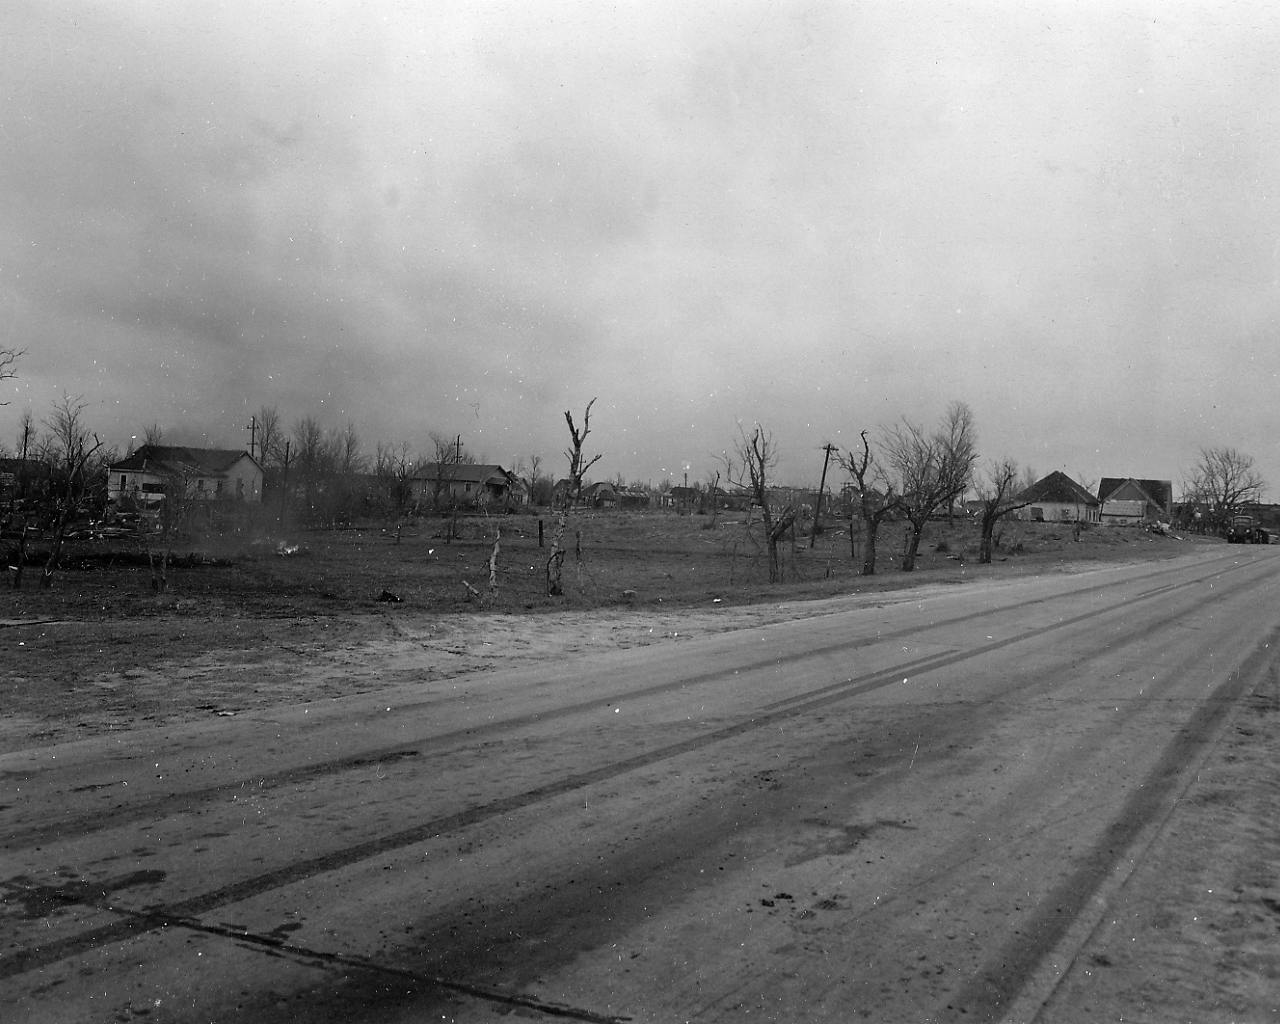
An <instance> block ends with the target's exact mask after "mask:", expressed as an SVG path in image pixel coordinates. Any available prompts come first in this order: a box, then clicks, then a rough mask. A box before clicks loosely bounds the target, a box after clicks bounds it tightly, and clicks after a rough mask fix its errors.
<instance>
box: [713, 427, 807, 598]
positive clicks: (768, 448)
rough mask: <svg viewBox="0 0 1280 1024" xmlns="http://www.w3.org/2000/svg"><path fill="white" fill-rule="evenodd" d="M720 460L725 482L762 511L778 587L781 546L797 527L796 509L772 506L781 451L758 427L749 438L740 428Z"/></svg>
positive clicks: (772, 575)
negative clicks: (773, 482)
mask: <svg viewBox="0 0 1280 1024" xmlns="http://www.w3.org/2000/svg"><path fill="white" fill-rule="evenodd" d="M720 460H721V463H722V464H723V465H724V467H725V479H726V480H728V481H729V482H730V483H731V484H733V485H734V486H735V487H742V488H745V489H746V490H748V491H749V492H750V494H751V498H752V501H753V502H754V503H755V504H756V505H757V506H758V507H759V509H760V516H761V519H762V520H763V522H764V537H765V544H766V545H767V547H768V553H769V582H770V583H777V582H779V581H780V580H781V578H782V573H781V570H780V567H779V563H778V542H779V541H780V540H781V539H782V538H783V537H784V536H785V535H786V532H787V530H788V529H790V528H791V526H792V525H793V524H794V523H795V521H796V508H795V506H794V505H789V504H788V505H784V506H783V507H782V508H781V509H778V510H775V509H774V508H772V506H771V505H770V501H769V499H770V494H769V488H770V481H771V480H772V479H773V474H774V471H775V470H776V469H777V466H778V449H777V446H776V445H775V444H774V441H773V435H772V434H769V433H767V432H766V431H765V430H764V428H763V427H761V426H760V424H758V423H757V424H756V425H755V426H754V427H753V428H752V430H751V433H750V434H748V433H747V432H746V429H745V428H744V427H743V426H742V425H741V424H739V425H738V439H737V440H736V441H734V443H733V448H732V450H731V451H726V452H724V453H722V455H721V456H720ZM749 521H750V517H748V522H749Z"/></svg>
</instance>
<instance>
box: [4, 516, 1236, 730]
mask: <svg viewBox="0 0 1280 1024" xmlns="http://www.w3.org/2000/svg"><path fill="white" fill-rule="evenodd" d="M709 524H710V521H709V520H708V519H707V518H705V517H699V516H678V515H674V514H661V513H654V514H645V513H633V512H618V513H612V512H611V513H586V514H580V515H578V516H575V517H573V518H572V519H571V521H570V526H569V529H568V530H567V531H566V536H565V540H566V544H567V546H568V549H569V554H568V558H567V561H566V563H565V568H564V582H565V591H566V593H565V595H564V596H563V597H560V598H549V597H547V596H546V594H545V580H546V575H545V564H546V559H547V555H548V553H549V548H550V544H551V533H552V530H553V529H554V525H555V524H554V520H553V519H551V517H550V516H548V517H546V519H545V520H544V526H545V544H546V546H545V547H542V548H539V546H538V519H537V518H535V517H532V516H506V517H495V518H473V519H466V520H464V521H463V522H462V523H461V524H460V527H461V529H460V532H461V537H460V538H458V539H454V540H452V541H451V542H446V540H445V537H444V532H445V523H444V521H443V520H432V519H421V520H415V521H413V522H412V523H411V524H409V525H406V526H404V527H403V528H402V529H401V530H400V531H399V535H398V539H397V532H396V529H395V527H394V526H392V527H383V526H381V525H374V526H368V527H366V528H363V529H350V530H342V531H333V530H325V531H305V532H294V533H289V534H287V535H280V536H271V537H260V538H256V542H251V541H249V540H241V541H238V542H232V541H227V540H225V539H224V540H220V541H217V542H213V541H203V542H199V543H196V542H192V543H189V544H187V545H184V546H179V547H178V548H177V553H178V554H180V555H181V556H183V557H182V563H183V564H179V565H175V566H173V567H171V568H170V569H169V572H168V588H167V592H166V593H165V594H163V595H158V596H157V595H155V594H154V593H153V591H152V586H151V576H150V571H149V569H148V567H147V564H146V559H145V558H144V557H140V554H139V552H138V551H137V550H136V548H134V549H130V548H129V547H128V546H127V545H122V544H119V543H116V544H115V545H114V546H113V547H109V548H104V547H103V546H102V545H100V544H98V545H94V544H88V543H85V544H80V545H73V546H72V547H71V550H70V552H69V554H68V555H67V557H66V559H65V563H66V565H67V566H68V567H67V568H66V569H64V570H62V571H60V572H58V573H57V574H56V576H55V579H54V585H53V588H52V589H51V590H47V591H43V590H39V589H38V588H37V575H38V573H37V571H35V569H34V567H29V568H28V576H27V580H26V585H25V586H24V589H23V590H22V591H14V590H12V589H11V588H9V587H4V588H3V589H0V621H3V622H4V623H6V624H5V625H4V626H3V627H0V647H2V648H3V650H4V658H3V659H0V665H2V667H0V693H2V694H3V707H4V718H3V720H2V722H0V743H2V744H4V745H5V746H6V747H8V748H9V749H16V748H18V747H20V746H26V745H30V744H43V743H52V742H59V741H62V740H66V739H72V738H75V737H77V736H85V735H92V734H95V733H98V732H102V731H105V730H118V729H127V728H130V727H132V726H134V725H136V724H138V723H142V722H147V723H156V722H167V721H182V720H192V719H198V718H200V717H208V716H212V715H227V714H234V713H237V712H240V711H244V710H248V709H252V708H263V707H270V706H276V705H280V704H288V703H299V702H304V701H308V700H320V699H329V698H334V697H338V696H343V695H347V694H352V693H360V692H368V691H372V690H376V689H379V688H381V687H384V686H387V685H392V684H396V683H403V682H410V681H415V680H421V681H430V680H438V679H441V678H448V677H453V676H458V675H461V674H464V673H467V672H474V671H481V670H484V669H485V668H488V667H492V666H495V665H501V664H509V663H510V662H511V660H512V659H545V658H560V657H565V656H567V655H571V654H574V653H582V652H587V651H592V650H600V649H604V648H609V647H628V646H636V645H641V644H649V643H654V642H661V641H664V640H665V641H674V642H678V641H679V640H681V639H684V638H688V637H690V636H693V635H698V634H703V633H707V632H720V631H724V630H728V629H733V628H738V627H740V626H742V625H745V624H748V623H760V622H764V621H776V620H778V619H783V618H790V617H798V616H802V615H804V614H806V609H807V608H810V607H811V606H810V605H807V604H806V603H805V602H819V603H821V602H827V601H834V600H838V601H849V600H877V599H887V598H888V596H889V595H891V594H892V593H893V592H896V591H901V590H903V589H904V588H909V587H910V588H918V587H931V586H939V585H948V586H951V585H957V584H964V583H966V582H969V581H974V580H980V579H988V578H991V577H993V576H994V577H1002V576H1015V575H1024V574H1038V573H1046V572H1061V571H1079V570H1080V569H1082V568H1087V567H1088V566H1090V565H1098V564H1101V563H1109V562H1117V561H1125V560H1148V559H1158V558H1166V557H1172V556H1174V555H1177V554H1180V553H1183V552H1185V551H1187V550H1188V547H1189V545H1192V544H1215V543H1221V542H1220V541H1216V540H1206V539H1204V538H1194V539H1182V540H1179V539H1173V538H1168V537H1160V536H1156V535H1153V534H1149V533H1145V532H1142V531H1139V530H1136V529H1100V528H1094V529H1091V530H1086V531H1084V532H1082V534H1081V536H1080V540H1079V541H1075V540H1073V532H1072V529H1071V527H1070V526H1069V525H1067V526H1063V525H1058V524H1043V523H1010V524H1008V525H1007V526H1006V527H1005V529H1004V531H1003V533H1004V545H1003V547H1004V550H1002V551H1000V552H998V553H997V561H996V562H995V563H994V564H992V565H988V566H982V565H978V564H976V561H975V559H976V543H977V535H976V527H974V526H972V525H971V524H957V525H955V526H949V525H948V524H945V523H935V524H931V526H930V529H929V531H928V532H927V533H926V536H925V540H924V542H923V543H922V545H921V551H920V557H919V560H918V563H917V564H918V568H917V570H916V571H915V572H913V573H909V574H908V573H902V572H899V571H897V569H896V566H897V564H898V558H899V556H900V552H901V542H902V526H901V524H890V526H889V527H888V528H887V529H886V530H884V531H883V533H882V536H881V552H882V555H881V559H880V566H881V571H880V573H879V574H878V575H877V576H875V577H870V578H868V577H864V576H861V575H859V573H858V569H859V566H860V561H859V560H855V559H852V558H851V557H850V546H849V536H848V524H847V522H837V523H835V524H834V526H833V527H832V528H831V529H830V530H828V531H827V532H825V533H823V534H821V535H820V536H819V537H818V538H817V542H816V544H815V546H814V548H812V549H810V548H808V547H807V538H801V539H800V541H799V543H798V545H797V546H796V547H795V548H794V549H793V548H792V546H791V545H790V544H787V545H786V546H785V547H784V550H783V570H784V576H785V582H784V583H782V584H779V585H777V586H769V585H768V584H767V583H766V582H765V581H764V580H765V566H764V560H763V557H761V556H759V555H758V554H757V552H756V550H755V549H754V547H753V545H752V544H751V543H750V541H749V540H748V539H747V538H746V536H745V533H744V530H743V528H742V525H741V521H740V518H739V519H737V520H735V519H734V517H732V516H722V517H721V518H720V520H719V522H718V523H717V524H716V525H715V527H714V528H710V526H709ZM498 529H501V531H502V536H501V542H500V549H499V553H498V560H497V564H498V573H497V584H498V587H497V591H496V594H493V595H491V594H490V592H489V559H490V556H491V554H492V551H493V543H494V539H495V535H496V531H497V530H498ZM578 531H581V562H579V561H578V560H577V558H576V555H575V545H576V542H577V539H578ZM282 542H283V543H285V544H286V545H288V546H294V545H298V546H300V547H299V550H298V551H297V552H296V553H294V554H290V555H281V554H277V553H276V552H277V551H278V550H279V549H280V548H279V545H280V544H281V543H282ZM940 549H945V550H940ZM1015 550H1016V551H1018V552H1019V553H1016V554H1014V553H1012V552H1013V551H1015ZM193 556H194V557H193ZM465 584H470V586H471V587H472V588H474V591H475V592H476V593H477V594H479V595H480V596H479V597H477V596H475V594H473V593H472V591H471V590H469V589H468V588H467V586H466V585H465ZM383 591H387V592H389V593H390V594H393V595H395V596H396V597H398V598H399V599H400V600H399V601H397V602H386V601H379V600H378V597H379V596H380V595H381V594H382V592H383ZM878 595H884V596H880V597H878ZM901 596H902V595H898V597H899V599H901ZM813 610H817V609H816V607H813Z"/></svg>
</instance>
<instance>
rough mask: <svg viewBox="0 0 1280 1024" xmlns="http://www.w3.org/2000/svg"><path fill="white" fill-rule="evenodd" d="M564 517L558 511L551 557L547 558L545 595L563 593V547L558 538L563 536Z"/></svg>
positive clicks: (551, 595) (554, 595)
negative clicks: (558, 515)
mask: <svg viewBox="0 0 1280 1024" xmlns="http://www.w3.org/2000/svg"><path fill="white" fill-rule="evenodd" d="M564 526H565V517H564V513H563V512H561V513H560V520H559V522H558V523H557V524H556V532H555V534H554V536H552V538H551V557H549V558H548V559H547V596H548V597H559V596H560V595H561V594H563V593H564V583H563V580H562V575H563V571H564V549H563V548H562V547H560V539H561V538H562V537H563V536H564Z"/></svg>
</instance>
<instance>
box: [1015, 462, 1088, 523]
mask: <svg viewBox="0 0 1280 1024" xmlns="http://www.w3.org/2000/svg"><path fill="white" fill-rule="evenodd" d="M1014 501H1015V502H1016V503H1018V504H1021V503H1023V502H1025V503H1026V505H1027V507H1026V508H1024V509H1022V510H1021V511H1020V512H1017V513H1015V515H1017V516H1018V517H1019V518H1020V519H1034V520H1043V521H1044V522H1052V523H1096V522H1099V521H1100V517H1101V506H1100V505H1099V503H1098V499H1097V498H1095V497H1094V496H1093V495H1092V494H1090V493H1089V492H1088V491H1086V490H1085V489H1084V488H1083V487H1081V486H1080V485H1079V484H1078V483H1076V482H1075V481H1074V480H1072V479H1071V477H1069V476H1067V474H1066V473H1063V472H1060V471H1058V470H1054V472H1052V473H1050V474H1049V475H1048V476H1046V477H1044V478H1042V479H1040V480H1037V481H1036V482H1035V483H1033V484H1032V485H1031V486H1030V487H1028V488H1026V489H1025V490H1023V491H1022V492H1020V493H1019V494H1018V495H1017V497H1016V498H1014Z"/></svg>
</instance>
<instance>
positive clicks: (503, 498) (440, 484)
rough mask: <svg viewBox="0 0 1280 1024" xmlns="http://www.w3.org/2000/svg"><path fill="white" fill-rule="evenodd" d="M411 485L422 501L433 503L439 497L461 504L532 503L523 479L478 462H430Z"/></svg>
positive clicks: (416, 496)
mask: <svg viewBox="0 0 1280 1024" xmlns="http://www.w3.org/2000/svg"><path fill="white" fill-rule="evenodd" d="M409 487H410V490H411V493H412V495H413V500H414V501H415V502H418V503H419V504H431V503H433V502H434V501H435V500H436V499H437V497H438V498H439V499H440V500H441V501H448V502H450V503H458V504H462V505H487V504H512V505H527V504H528V503H529V488H528V487H526V486H525V483H524V481H523V480H521V479H520V478H519V477H518V476H516V475H515V474H514V473H510V472H508V471H507V470H505V469H503V468H502V467H501V466H492V465H481V464H479V463H445V464H444V465H441V464H440V463H438V462H428V463H427V464H426V465H425V466H423V467H421V468H420V469H419V470H418V471H417V472H415V473H414V474H413V476H411V477H410V478H409Z"/></svg>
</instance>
